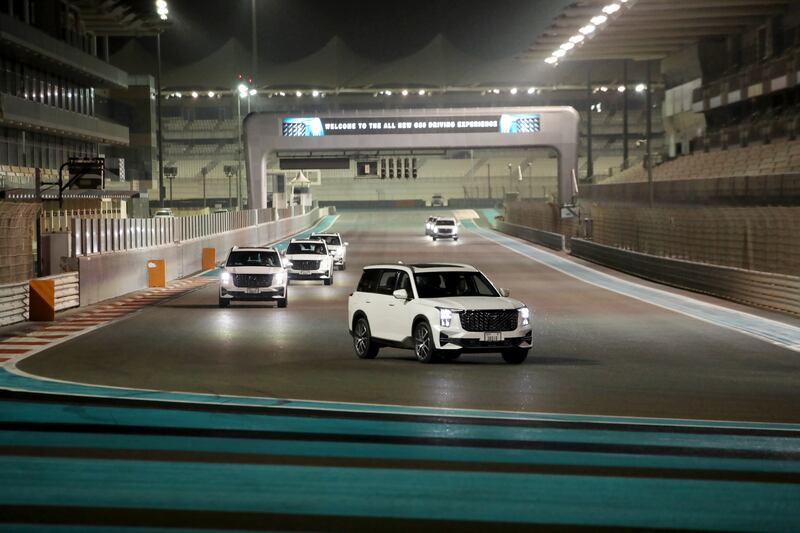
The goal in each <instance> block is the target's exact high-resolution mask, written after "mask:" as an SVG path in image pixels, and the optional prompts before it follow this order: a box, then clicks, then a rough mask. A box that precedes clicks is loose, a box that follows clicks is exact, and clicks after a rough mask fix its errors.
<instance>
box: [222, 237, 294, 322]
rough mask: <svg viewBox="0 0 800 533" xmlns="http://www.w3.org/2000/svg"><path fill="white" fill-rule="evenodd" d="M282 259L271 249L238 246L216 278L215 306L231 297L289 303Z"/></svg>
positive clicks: (286, 279)
mask: <svg viewBox="0 0 800 533" xmlns="http://www.w3.org/2000/svg"><path fill="white" fill-rule="evenodd" d="M286 266H287V264H286V262H285V261H283V260H282V259H281V255H280V254H279V253H278V251H277V250H276V249H275V248H258V247H253V248H238V247H236V246H234V247H233V248H231V251H230V253H228V258H227V259H226V260H225V263H224V266H223V267H222V272H221V273H220V277H219V306H220V307H228V306H229V305H230V303H231V302H233V301H235V300H260V301H271V300H274V301H276V302H277V303H278V307H286V306H287V305H288V304H289V288H288V285H289V283H288V275H287V269H286Z"/></svg>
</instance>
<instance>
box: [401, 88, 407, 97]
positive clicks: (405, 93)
mask: <svg viewBox="0 0 800 533" xmlns="http://www.w3.org/2000/svg"><path fill="white" fill-rule="evenodd" d="M400 94H402V95H403V96H408V91H407V90H406V89H403V91H402V92H401V93H400Z"/></svg>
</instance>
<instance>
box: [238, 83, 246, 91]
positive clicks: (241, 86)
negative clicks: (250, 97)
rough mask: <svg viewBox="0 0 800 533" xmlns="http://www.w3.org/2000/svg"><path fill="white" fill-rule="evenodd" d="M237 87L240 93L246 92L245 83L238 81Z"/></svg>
mask: <svg viewBox="0 0 800 533" xmlns="http://www.w3.org/2000/svg"><path fill="white" fill-rule="evenodd" d="M237 89H239V92H240V93H246V92H247V85H245V84H244V83H240V84H239V86H238V87H237Z"/></svg>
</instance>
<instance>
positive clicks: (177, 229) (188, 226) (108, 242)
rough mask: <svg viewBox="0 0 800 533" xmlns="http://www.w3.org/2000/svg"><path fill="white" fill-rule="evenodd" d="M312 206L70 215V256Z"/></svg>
mask: <svg viewBox="0 0 800 533" xmlns="http://www.w3.org/2000/svg"><path fill="white" fill-rule="evenodd" d="M309 211H311V208H310V207H309V208H305V209H303V208H300V207H294V208H290V209H257V210H256V209H250V210H245V211H234V212H228V213H214V214H210V215H194V216H186V217H169V218H125V219H108V218H73V219H72V220H71V222H70V226H69V233H70V255H71V256H72V257H79V256H85V255H91V254H98V253H99V254H102V253H109V252H120V251H126V250H139V249H143V248H152V247H156V246H165V245H169V244H174V243H179V242H184V241H189V240H192V239H201V238H204V237H209V236H211V235H217V234H220V233H225V232H229V231H235V230H239V229H244V228H248V227H252V226H256V225H259V224H266V223H267V222H273V221H275V220H280V219H284V218H288V217H291V216H295V215H301V214H305V213H307V212H309Z"/></svg>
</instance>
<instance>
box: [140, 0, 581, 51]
mask: <svg viewBox="0 0 800 533" xmlns="http://www.w3.org/2000/svg"><path fill="white" fill-rule="evenodd" d="M136 1H137V2H138V9H139V10H146V9H150V7H151V5H152V4H153V3H154V2H153V1H150V0H136ZM167 1H168V4H169V9H170V20H171V21H172V23H173V26H172V27H171V28H170V29H168V30H167V31H166V32H165V33H164V34H163V36H162V39H163V41H162V42H163V45H164V46H163V50H164V51H165V61H166V62H168V63H171V64H173V65H182V64H187V63H191V62H194V61H196V60H198V59H200V58H202V57H204V56H206V55H208V54H209V53H211V52H213V51H214V50H216V49H218V48H219V47H220V46H221V45H222V44H224V43H225V42H226V41H227V40H228V39H230V38H231V37H236V38H238V39H239V40H240V41H241V42H242V44H243V45H245V46H246V47H248V48H249V47H250V46H251V38H250V35H251V27H250V21H251V16H250V13H251V11H250V3H251V1H250V0H167ZM569 3H571V1H570V0H493V1H492V0H461V1H457V0H427V1H425V0H402V1H388V2H387V1H381V0H371V1H366V0H327V1H325V0H256V5H257V7H256V11H257V21H258V35H259V38H258V41H259V42H258V44H259V46H258V48H259V56H260V58H261V59H262V60H266V61H268V62H279V63H280V62H287V61H293V60H297V59H300V58H303V57H305V56H307V55H309V54H311V53H313V52H314V51H316V50H318V49H320V48H321V47H322V46H324V45H325V43H327V42H328V41H329V40H330V39H331V38H332V37H334V36H339V37H340V38H341V39H343V40H344V41H345V42H346V43H347V45H348V46H350V47H351V48H352V49H353V50H354V51H355V52H356V53H357V54H359V55H362V56H364V57H366V58H369V59H372V60H376V61H388V60H392V59H396V58H398V57H403V56H406V55H409V54H411V53H413V52H415V51H417V50H419V49H420V48H422V47H423V46H425V45H426V44H427V43H428V42H430V40H431V39H433V38H434V37H435V36H436V35H437V34H440V33H441V34H443V35H444V36H445V37H446V38H448V39H449V40H450V41H451V42H452V43H453V44H454V45H456V46H457V47H458V48H460V49H461V50H463V51H464V52H466V53H468V54H471V55H474V56H476V57H480V58H486V59H492V58H501V57H509V56H512V55H514V54H516V53H518V52H520V51H522V50H524V49H525V48H526V47H527V46H528V45H530V44H531V43H532V42H533V41H534V40H535V37H536V35H537V34H538V33H539V31H540V30H541V28H543V27H545V26H547V25H549V23H550V22H551V21H552V19H553V17H554V16H555V15H557V14H558V13H559V12H560V11H561V10H562V9H563V7H564V6H565V5H566V4H569Z"/></svg>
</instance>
